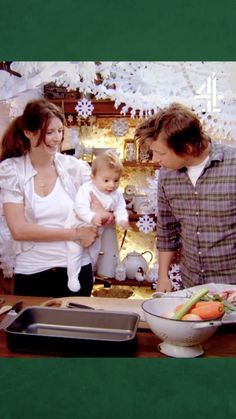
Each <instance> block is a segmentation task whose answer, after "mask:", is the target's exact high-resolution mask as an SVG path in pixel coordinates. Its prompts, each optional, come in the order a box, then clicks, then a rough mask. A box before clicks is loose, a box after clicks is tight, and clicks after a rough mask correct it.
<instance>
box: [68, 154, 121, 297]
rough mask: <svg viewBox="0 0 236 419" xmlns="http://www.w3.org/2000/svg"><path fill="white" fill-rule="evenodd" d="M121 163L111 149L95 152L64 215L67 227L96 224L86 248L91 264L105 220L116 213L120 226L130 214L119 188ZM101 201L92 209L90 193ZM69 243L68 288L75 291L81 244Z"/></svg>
mask: <svg viewBox="0 0 236 419" xmlns="http://www.w3.org/2000/svg"><path fill="white" fill-rule="evenodd" d="M122 171H123V165H122V163H121V161H120V160H119V158H118V157H117V156H116V155H115V154H114V153H112V152H111V151H109V150H108V151H105V152H104V153H102V154H100V155H98V156H97V157H96V158H95V160H93V163H92V179H91V180H90V181H88V182H86V183H84V184H83V185H82V186H80V188H79V189H78V192H77V195H76V199H75V204H74V209H73V212H71V213H70V214H69V216H68V218H67V221H66V225H65V227H66V228H71V227H72V228H73V227H81V226H84V225H94V226H96V227H99V230H98V238H97V239H96V241H95V242H94V243H93V244H92V245H91V246H90V247H89V248H88V251H89V255H90V258H91V261H92V265H93V267H94V265H95V264H96V262H97V258H98V255H99V251H100V247H101V234H102V232H103V229H104V227H102V225H103V224H105V223H106V222H107V221H109V220H111V218H112V219H113V216H112V213H113V214H114V217H115V222H116V223H117V225H119V226H120V227H122V228H124V229H127V228H128V227H129V222H128V219H129V216H128V211H127V209H126V203H125V200H124V197H123V193H122V191H121V190H120V189H119V182H120V177H121V174H122ZM93 195H94V196H95V198H96V199H97V200H98V201H99V202H100V203H101V205H102V207H103V208H104V209H100V210H98V211H96V212H94V211H93V210H92V209H91V200H92V196H93ZM67 246H68V262H67V275H68V288H69V289H70V290H71V291H73V292H77V291H79V290H80V283H79V280H78V275H79V272H80V269H81V261H82V255H83V247H81V246H80V245H78V244H77V243H74V242H67Z"/></svg>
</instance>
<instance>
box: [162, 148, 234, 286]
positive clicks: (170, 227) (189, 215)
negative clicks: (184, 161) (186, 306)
mask: <svg viewBox="0 0 236 419" xmlns="http://www.w3.org/2000/svg"><path fill="white" fill-rule="evenodd" d="M209 157H210V159H209V161H208V162H207V164H206V166H205V168H204V170H203V172H202V174H201V175H200V177H199V178H198V180H197V183H196V186H193V184H192V182H191V181H190V179H189V176H188V173H187V169H186V168H184V169H180V170H169V169H166V168H161V169H160V174H159V178H158V214H157V248H158V249H159V250H161V251H172V250H176V249H177V248H179V247H180V246H182V252H181V253H182V256H181V262H180V270H181V276H182V279H183V283H184V285H185V286H187V287H188V286H194V285H198V284H204V283H207V282H215V283H228V284H236V148H234V147H229V146H227V145H223V144H219V143H215V142H212V149H211V152H210V156H209Z"/></svg>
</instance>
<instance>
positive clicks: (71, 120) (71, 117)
mask: <svg viewBox="0 0 236 419" xmlns="http://www.w3.org/2000/svg"><path fill="white" fill-rule="evenodd" d="M73 120H74V118H73V115H68V117H67V121H68V122H69V124H71V123H72V122H73Z"/></svg>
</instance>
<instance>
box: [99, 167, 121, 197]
mask: <svg viewBox="0 0 236 419" xmlns="http://www.w3.org/2000/svg"><path fill="white" fill-rule="evenodd" d="M93 182H94V184H95V186H96V187H97V188H98V190H99V191H101V192H103V193H107V194H109V193H111V192H113V191H115V190H116V189H117V188H118V186H119V183H120V173H119V172H117V171H115V170H114V169H110V168H109V167H104V168H103V169H102V170H98V171H97V173H96V175H95V176H93Z"/></svg>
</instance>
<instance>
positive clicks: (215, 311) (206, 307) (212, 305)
mask: <svg viewBox="0 0 236 419" xmlns="http://www.w3.org/2000/svg"><path fill="white" fill-rule="evenodd" d="M206 303H207V304H201V305H200V306H198V307H196V305H195V307H194V308H192V309H191V310H190V313H191V314H197V315H198V316H200V317H201V319H202V320H213V319H218V318H219V317H221V316H223V314H224V304H222V303H221V302H219V301H209V302H206Z"/></svg>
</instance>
